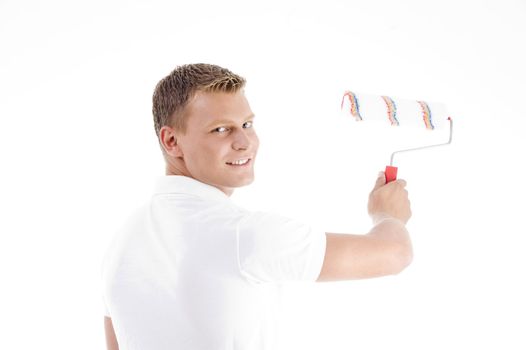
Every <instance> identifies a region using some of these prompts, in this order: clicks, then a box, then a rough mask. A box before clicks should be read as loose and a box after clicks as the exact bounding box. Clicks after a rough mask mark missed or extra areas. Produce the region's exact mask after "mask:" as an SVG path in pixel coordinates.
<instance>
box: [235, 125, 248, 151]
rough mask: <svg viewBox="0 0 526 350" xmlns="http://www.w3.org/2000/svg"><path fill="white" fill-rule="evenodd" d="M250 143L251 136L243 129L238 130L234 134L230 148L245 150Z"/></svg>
mask: <svg viewBox="0 0 526 350" xmlns="http://www.w3.org/2000/svg"><path fill="white" fill-rule="evenodd" d="M251 145H252V139H251V136H250V135H248V133H247V131H245V130H244V129H241V130H238V131H236V132H235V134H234V140H233V142H232V148H233V149H234V150H236V151H246V150H248V149H249V148H250V147H251Z"/></svg>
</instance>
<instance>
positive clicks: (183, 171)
mask: <svg viewBox="0 0 526 350" xmlns="http://www.w3.org/2000/svg"><path fill="white" fill-rule="evenodd" d="M244 85H245V79H243V78H242V77H240V76H238V75H236V74H234V73H232V72H230V71H229V70H227V69H225V68H221V67H219V66H215V65H209V64H190V65H184V66H180V67H177V68H176V69H175V70H174V71H172V72H171V73H170V74H169V75H168V76H167V77H165V78H164V79H162V80H161V81H160V82H159V83H158V84H157V87H156V88H155V92H154V95H153V108H152V110H153V115H154V122H155V132H156V134H157V136H158V138H159V143H160V145H161V148H162V150H163V154H164V157H165V160H166V164H167V167H166V172H167V174H173V175H184V176H189V177H192V178H195V179H196V180H199V181H201V182H204V183H207V184H210V185H213V186H215V187H218V188H219V189H221V190H222V191H224V192H225V193H227V194H230V193H232V191H233V189H234V188H235V187H240V186H243V185H247V184H249V183H251V182H252V181H253V179H254V168H253V166H254V161H255V157H256V154H257V150H258V146H259V140H258V137H257V135H256V132H255V131H254V129H253V128H252V123H253V118H254V114H253V113H252V110H251V109H250V106H249V104H248V101H247V99H246V97H245V95H244V91H243V87H244ZM245 161H247V162H245Z"/></svg>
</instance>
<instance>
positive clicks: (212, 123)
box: [207, 114, 256, 128]
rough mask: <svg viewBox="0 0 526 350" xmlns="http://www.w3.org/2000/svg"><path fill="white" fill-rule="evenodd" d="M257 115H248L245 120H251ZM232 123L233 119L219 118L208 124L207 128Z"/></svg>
mask: <svg viewBox="0 0 526 350" xmlns="http://www.w3.org/2000/svg"><path fill="white" fill-rule="evenodd" d="M255 117H256V115H255V114H251V115H249V116H248V117H246V118H245V119H244V120H245V121H247V120H250V119H254V118H255ZM231 123H232V120H230V119H219V120H214V121H213V122H211V123H209V124H207V128H211V127H213V126H215V125H221V124H231Z"/></svg>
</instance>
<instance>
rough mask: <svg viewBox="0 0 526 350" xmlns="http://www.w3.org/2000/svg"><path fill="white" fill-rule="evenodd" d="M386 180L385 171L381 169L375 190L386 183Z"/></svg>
mask: <svg viewBox="0 0 526 350" xmlns="http://www.w3.org/2000/svg"><path fill="white" fill-rule="evenodd" d="M385 181H386V180H385V173H384V172H383V171H380V172H379V173H378V177H377V178H376V183H375V184H374V188H373V191H374V190H376V189H377V188H380V187H382V186H383V185H385Z"/></svg>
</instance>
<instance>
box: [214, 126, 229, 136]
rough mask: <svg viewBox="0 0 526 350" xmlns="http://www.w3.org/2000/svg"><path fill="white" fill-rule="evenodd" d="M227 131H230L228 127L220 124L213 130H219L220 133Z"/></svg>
mask: <svg viewBox="0 0 526 350" xmlns="http://www.w3.org/2000/svg"><path fill="white" fill-rule="evenodd" d="M227 131H228V128H225V127H224V126H219V127H217V128H215V129H214V130H212V132H218V133H220V134H222V133H225V132H227Z"/></svg>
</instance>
